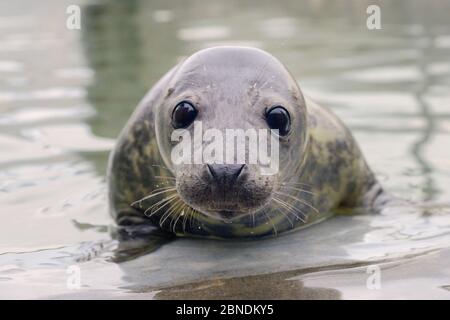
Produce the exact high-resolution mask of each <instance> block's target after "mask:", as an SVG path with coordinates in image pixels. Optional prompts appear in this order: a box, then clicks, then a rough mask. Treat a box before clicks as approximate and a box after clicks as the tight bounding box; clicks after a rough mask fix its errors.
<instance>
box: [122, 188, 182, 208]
mask: <svg viewBox="0 0 450 320" xmlns="http://www.w3.org/2000/svg"><path fill="white" fill-rule="evenodd" d="M176 189H177V188H176V187H173V186H170V187H163V188H159V189H155V190H153V191H152V192H151V193H150V194H149V195H148V196H145V197H143V198H141V199H139V200H136V201H134V202H132V203H131V204H130V206H131V207H134V206H135V205H136V203H139V205H140V204H141V203H142V201H144V200H148V199H150V198H153V197H155V196H157V195H159V194H161V193H165V192H169V191H175V190H176ZM158 191H159V192H158ZM154 192H156V193H154Z"/></svg>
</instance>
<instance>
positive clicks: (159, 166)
mask: <svg viewBox="0 0 450 320" xmlns="http://www.w3.org/2000/svg"><path fill="white" fill-rule="evenodd" d="M151 166H152V167H158V168H162V169H166V170H167V171H170V169H169V168H167V167H165V166H162V165H160V164H152V165H151Z"/></svg>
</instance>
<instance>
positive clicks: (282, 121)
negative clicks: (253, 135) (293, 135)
mask: <svg viewBox="0 0 450 320" xmlns="http://www.w3.org/2000/svg"><path fill="white" fill-rule="evenodd" d="M266 121H267V124H268V125H269V128H270V129H278V132H279V134H280V135H281V136H285V135H287V134H288V133H289V130H291V117H290V116H289V112H287V110H286V109H285V108H283V107H282V106H275V107H272V108H270V109H269V111H267V112H266Z"/></svg>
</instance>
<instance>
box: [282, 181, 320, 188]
mask: <svg viewBox="0 0 450 320" xmlns="http://www.w3.org/2000/svg"><path fill="white" fill-rule="evenodd" d="M280 185H281V186H290V185H292V186H295V185H298V186H305V187H312V185H311V184H308V183H303V182H283V183H281V184H280Z"/></svg>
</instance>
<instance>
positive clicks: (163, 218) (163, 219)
mask: <svg viewBox="0 0 450 320" xmlns="http://www.w3.org/2000/svg"><path fill="white" fill-rule="evenodd" d="M180 202H181V199H178V200H177V201H175V202H174V203H172V205H171V206H170V207H169V208H168V209H167V210H166V211H165V212H164V214H163V215H162V216H161V218H159V225H160V226H161V227H162V225H163V224H164V222H166V220H167V218H169V217H170V215H171V214H172V213H173V212H175V210H176V208H178V206H179V204H180Z"/></svg>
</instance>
